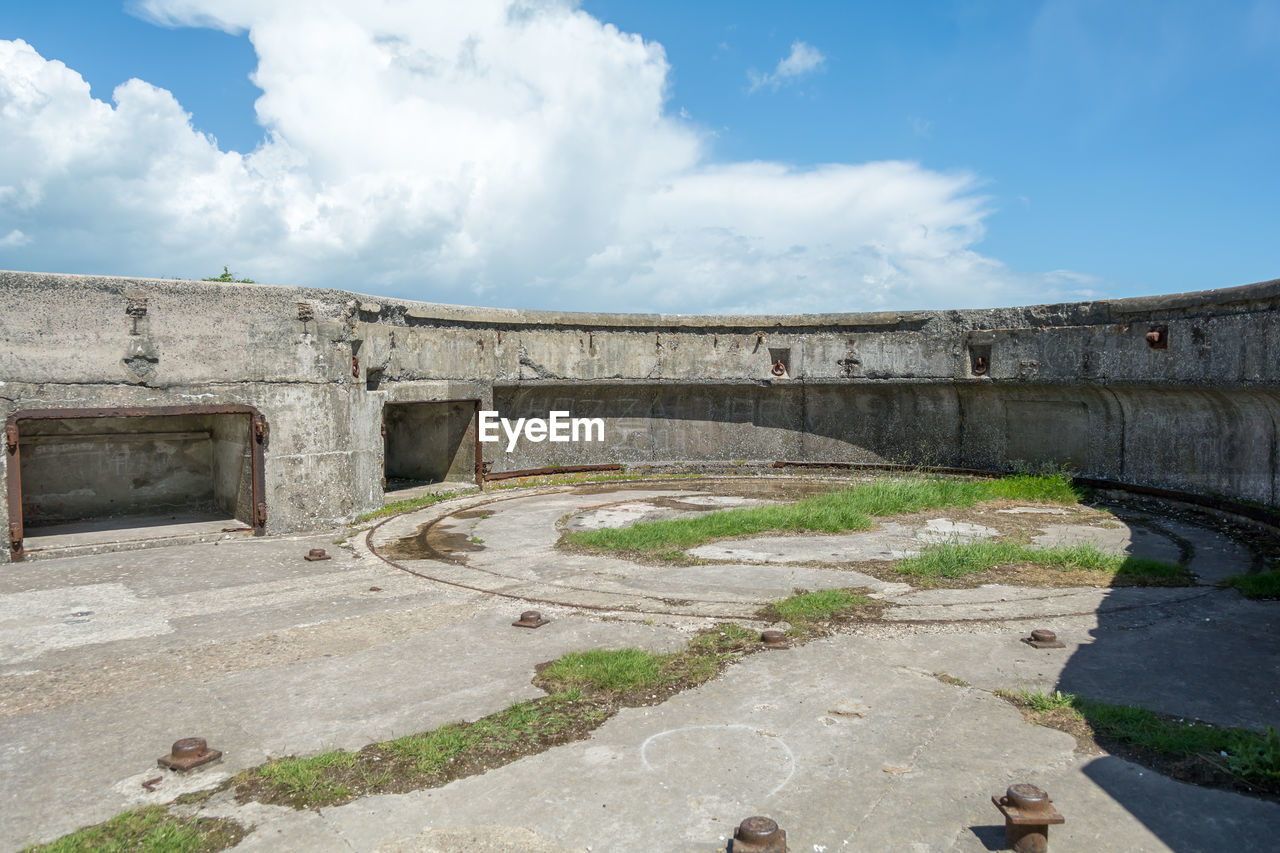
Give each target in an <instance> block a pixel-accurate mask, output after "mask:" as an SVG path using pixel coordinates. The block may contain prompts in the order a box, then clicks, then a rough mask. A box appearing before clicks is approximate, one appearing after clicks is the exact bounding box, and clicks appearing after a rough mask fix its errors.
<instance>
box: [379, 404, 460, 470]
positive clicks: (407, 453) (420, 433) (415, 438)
mask: <svg viewBox="0 0 1280 853" xmlns="http://www.w3.org/2000/svg"><path fill="white" fill-rule="evenodd" d="M478 408H479V402H478V401H476V400H443V401H439V402H430V403H428V402H419V403H388V404H387V405H386V406H385V407H384V408H383V410H382V418H383V431H384V433H385V447H384V456H383V459H384V465H385V474H386V480H387V484H386V491H387V492H402V491H404V490H406V489H413V488H417V487H420V486H427V485H432V484H435V483H475V482H476V413H477V411H478Z"/></svg>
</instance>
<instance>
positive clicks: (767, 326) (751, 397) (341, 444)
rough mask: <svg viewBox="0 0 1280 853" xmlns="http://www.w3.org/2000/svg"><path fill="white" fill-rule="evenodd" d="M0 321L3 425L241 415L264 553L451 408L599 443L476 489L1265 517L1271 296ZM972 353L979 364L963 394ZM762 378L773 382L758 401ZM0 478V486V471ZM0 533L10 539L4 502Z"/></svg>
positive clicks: (526, 449) (195, 294)
mask: <svg viewBox="0 0 1280 853" xmlns="http://www.w3.org/2000/svg"><path fill="white" fill-rule="evenodd" d="M0 298H2V299H3V300H4V304H5V306H6V310H5V311H4V312H3V313H2V314H0V344H2V346H0V383H3V384H0V416H2V417H9V416H10V415H13V414H14V413H17V412H21V411H27V410H32V409H41V408H56V409H74V408H85V407H121V406H129V407H156V406H164V405H194V404H206V405H212V404H232V403H234V404H242V405H251V406H254V407H256V408H257V409H258V410H259V411H261V412H262V413H263V415H264V416H265V417H266V419H267V422H268V424H269V425H270V427H271V437H270V441H269V443H268V446H267V449H266V470H265V479H266V497H267V500H266V503H267V505H268V519H267V527H268V530H269V531H270V532H275V533H279V532H290V531H298V530H305V529H317V528H323V527H326V526H330V525H332V524H335V523H340V522H344V521H348V520H350V519H352V518H353V517H354V516H355V515H357V514H359V513H361V512H366V511H369V510H372V509H376V508H377V507H378V506H380V505H381V503H382V500H383V495H382V487H381V480H382V476H383V463H384V459H385V443H384V438H383V436H382V434H381V430H380V426H381V423H382V415H383V409H384V407H385V406H386V405H387V404H390V403H413V402H440V401H448V400H453V401H457V400H478V401H480V405H481V406H482V407H483V408H497V409H498V410H499V411H500V412H501V413H502V414H503V415H505V416H509V417H513V418H514V417H520V416H537V417H546V415H547V412H548V411H549V410H551V409H561V410H567V411H571V412H572V413H573V415H575V416H578V417H602V418H604V419H605V421H606V429H605V435H606V440H605V441H604V442H598V443H578V444H558V443H550V442H546V441H543V442H541V443H534V442H531V441H528V440H523V439H522V440H521V441H520V442H519V443H518V445H517V446H516V447H515V448H514V450H513V451H512V452H510V453H507V452H506V451H505V445H499V444H485V445H483V446H482V455H483V460H482V462H484V463H487V464H488V465H489V466H490V467H491V469H492V470H493V471H495V472H498V471H511V470H523V469H528V468H536V467H542V466H550V465H563V464H587V463H619V462H620V463H624V464H628V465H637V464H671V463H682V462H699V461H714V462H719V463H733V462H739V463H747V462H750V463H762V462H763V463H769V462H772V461H775V460H779V459H791V460H808V461H828V462H830V461H836V462H886V461H887V462H908V463H913V464H919V463H941V464H946V465H958V466H969V467H981V468H1008V467H1011V466H1014V465H1016V464H1019V463H1020V462H1025V463H1031V464H1037V463H1040V462H1054V463H1060V464H1068V465H1070V466H1072V467H1073V468H1074V469H1076V470H1078V471H1080V472H1081V473H1083V474H1086V475H1090V476H1093V477H1099V478H1104V479H1109V480H1116V481H1121V482H1127V483H1136V484H1144V485H1150V486H1158V487H1164V488H1172V489H1180V490H1185V491H1190V492H1195V493H1202V494H1218V495H1223V496H1226V497H1229V498H1233V499H1246V500H1252V501H1258V502H1262V503H1266V504H1270V505H1273V506H1274V505H1277V504H1278V503H1280V467H1278V465H1280V463H1278V462H1277V460H1280V444H1278V443H1277V429H1276V424H1277V423H1280V355H1278V354H1280V312H1278V311H1277V310H1276V309H1277V307H1278V306H1280V282H1267V283H1264V284H1258V285H1250V286H1247V287H1239V288H1229V289H1225V290H1216V291H1205V292H1201V293H1194V294H1180V295H1175V296H1165V297H1149V298H1141V299H1126V300H1115V301H1110V302H1092V303H1081V304H1076V305H1050V306H1032V307H1027V308H1007V309H995V310H988V311H950V312H941V311H929V312H904V313H880V314H842V315H837V314H833V315H795V316H777V317H741V316H729V317H725V316H706V317H695V316H677V315H672V316H651V315H616V314H549V313H545V312H520V311H507V310H496V309H484V308H462V307H457V306H443V305H430V304H423V303H408V302H398V301H389V300H382V299H379V298H377V297H370V296H362V295H359V294H356V293H348V292H344V291H330V290H314V289H306V288H286V287H272V286H265V285H249V286H246V285H237V284H221V283H215V282H182V281H168V280H156V279H124V278H102V277H91V276H62V275H51V274H42V273H19V272H0ZM375 307H376V308H377V309H378V310H377V311H374V310H372V309H373V308H375ZM1153 327H1164V328H1165V329H1166V330H1167V340H1168V346H1167V348H1164V349H1153V348H1151V347H1150V346H1149V345H1148V343H1147V341H1146V339H1145V335H1146V333H1147V331H1148V330H1150V329H1151V328H1153ZM978 351H982V352H984V353H987V354H988V355H989V363H990V368H989V370H988V371H987V372H986V373H984V374H981V375H978V374H975V373H974V372H973V365H974V353H976V352H978ZM780 354H785V356H786V357H785V361H786V363H787V365H788V369H787V371H786V374H785V375H784V376H783V377H775V376H773V375H772V373H771V371H770V368H771V365H772V364H773V360H774V359H775V357H780ZM445 432H446V433H447V432H448V429H447V428H446V429H445ZM464 443H465V442H464ZM436 445H437V447H436V449H428V450H427V451H426V452H427V453H429V454H430V455H431V458H430V459H429V460H427V461H428V462H429V465H428V466H427V469H428V470H430V471H440V470H445V471H450V470H453V468H452V467H451V466H452V463H453V462H454V461H456V453H455V454H454V456H452V457H450V456H449V454H450V452H451V450H452V445H451V442H450V441H443V442H437V443H436ZM0 458H3V459H4V462H3V463H0V474H3V475H5V476H6V477H7V476H8V471H9V468H10V454H7V453H6V454H0ZM463 467H465V460H464V463H463ZM455 474H456V471H455ZM36 488H37V491H38V488H39V487H38V485H37V486H36ZM4 514H8V515H9V516H10V517H11V520H17V511H16V509H14V508H10V507H9V506H8V498H7V497H6V496H2V495H0V515H4ZM0 553H4V552H0ZM0 559H7V553H6V554H5V557H0Z"/></svg>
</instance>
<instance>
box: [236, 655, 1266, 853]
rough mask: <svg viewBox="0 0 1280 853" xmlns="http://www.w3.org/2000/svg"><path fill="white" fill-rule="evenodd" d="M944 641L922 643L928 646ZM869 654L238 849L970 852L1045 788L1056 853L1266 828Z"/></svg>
mask: <svg viewBox="0 0 1280 853" xmlns="http://www.w3.org/2000/svg"><path fill="white" fill-rule="evenodd" d="M948 639H952V638H950V637H938V636H936V635H935V637H934V642H933V643H932V646H933V648H934V649H935V650H937V649H938V648H939V647H940V646H941V645H943V643H940V642H939V641H940V640H942V641H944V642H945V641H946V640H948ZM982 639H983V638H982V637H981V636H979V637H976V638H975V641H976V643H981V642H982ZM985 639H986V643H985V645H986V646H988V647H990V646H991V645H993V642H994V643H998V642H999V640H998V635H997V638H992V637H991V636H989V635H988V636H986V637H985ZM878 651H879V649H878V646H877V645H876V644H874V643H868V641H866V640H865V639H863V638H858V637H839V638H835V639H832V640H827V641H822V642H819V643H814V644H812V645H810V646H807V647H804V648H801V649H794V650H792V651H790V652H787V653H785V654H781V653H780V654H776V655H775V654H766V655H759V656H756V657H753V658H751V659H749V660H747V661H745V662H743V663H742V664H739V665H738V666H735V667H733V668H732V669H731V670H730V671H729V672H728V673H726V674H725V675H724V676H722V677H721V678H720V679H718V680H716V681H714V682H712V683H710V684H707V685H705V686H704V687H702V688H699V689H697V690H694V691H691V692H689V693H686V694H682V695H680V696H678V697H676V698H674V699H672V700H670V701H668V702H667V703H665V704H664V705H661V706H659V707H656V708H646V709H633V710H627V711H623V712H622V713H620V714H619V715H618V716H617V717H616V718H615V719H614V720H611V721H610V722H609V723H607V724H606V725H605V726H604V727H603V728H601V729H600V730H599V731H598V732H597V733H596V734H595V735H594V736H593V737H592V738H591V739H590V740H588V741H585V742H581V743H577V744H570V745H568V746H565V747H560V748H557V749H555V750H552V751H549V752H547V753H543V754H542V755H538V756H534V757H531V758H527V759H524V760H522V761H520V762H517V763H516V764H512V765H509V766H507V767H504V768H501V769H498V770H495V771H491V772H489V773H487V774H485V775H484V776H480V777H472V778H469V779H464V780H461V781H458V782H455V783H453V784H451V785H449V786H447V787H445V788H443V789H438V790H432V791H424V792H420V793H414V794H406V795H400V796H384V797H372V798H369V799H367V800H362V801H359V802H356V803H352V804H350V805H345V806H341V807H337V808H330V809H325V810H323V812H322V813H321V815H320V816H319V820H318V821H317V820H316V819H315V817H313V816H310V815H308V816H301V815H296V814H291V813H287V812H285V811H284V810H279V811H277V812H274V813H273V814H271V815H270V816H268V815H265V814H263V813H262V812H257V813H255V814H257V815H260V816H261V817H269V819H267V820H264V821H262V822H261V823H259V826H258V829H257V832H256V833H255V834H254V836H253V837H252V838H251V839H250V840H249V842H248V843H246V845H245V848H244V849H296V848H292V847H291V842H290V839H291V837H292V836H293V833H294V832H296V831H298V830H300V829H301V828H302V827H303V826H306V825H310V826H311V827H312V828H313V830H314V832H315V834H310V833H309V834H308V835H306V836H304V838H305V843H306V844H308V845H314V846H313V847H312V848H311V849H317V850H326V851H327V850H335V851H337V850H351V849H354V850H374V849H379V850H396V849H415V847H414V846H413V845H414V844H416V843H418V841H419V840H420V839H421V838H422V833H423V830H424V828H426V829H428V831H429V832H430V833H431V834H433V835H434V836H435V838H436V842H435V843H436V847H435V849H439V850H447V851H465V850H471V849H473V848H472V847H471V846H469V845H470V844H471V841H470V839H471V838H472V837H473V836H474V835H479V836H481V837H484V836H489V837H493V835H494V834H497V833H499V832H500V831H501V830H500V829H498V827H505V828H506V831H507V832H508V833H510V834H511V835H515V834H516V833H519V835H520V836H523V837H526V838H527V837H529V836H530V835H531V836H532V837H533V838H536V839H537V842H535V843H537V844H540V845H542V847H535V848H534V849H550V850H565V849H568V850H575V851H580V850H593V851H614V850H616V851H626V850H633V849H636V845H637V843H638V842H640V840H641V839H643V846H644V849H654V850H672V851H707V853H710V851H721V850H723V849H724V846H725V839H726V837H727V836H729V835H731V833H732V828H733V826H735V825H736V824H737V822H738V821H739V820H741V819H742V818H744V817H746V816H748V815H751V814H768V815H770V816H772V817H774V818H775V819H776V820H778V821H779V823H780V824H781V825H782V826H783V827H784V828H786V829H787V831H788V841H789V843H790V849H792V850H821V849H826V850H842V849H851V850H890V849H908V850H922V851H923V850H957V851H981V850H986V849H999V846H998V845H997V844H995V843H994V842H997V841H998V840H999V839H1000V838H1002V836H1003V828H1002V827H1000V828H997V827H999V825H1000V822H1001V821H1000V818H999V815H998V813H997V812H996V811H995V809H994V808H993V807H992V805H991V803H990V801H989V797H990V795H991V794H997V793H1001V792H1003V790H1004V789H1005V788H1006V787H1007V786H1008V785H1009V784H1010V783H1012V782H1015V781H1033V782H1036V783H1038V784H1040V785H1042V786H1043V787H1045V788H1046V789H1048V790H1049V791H1050V793H1051V795H1052V796H1053V798H1054V801H1055V803H1056V805H1057V806H1058V808H1059V809H1060V810H1061V811H1062V812H1063V813H1064V814H1065V815H1066V816H1067V823H1066V825H1064V826H1062V827H1054V828H1053V830H1052V837H1053V843H1054V848H1053V849H1056V850H1063V851H1073V850H1074V851H1085V850H1088V851H1105V850H1115V851H1121V850H1178V851H1216V850H1222V849H1237V848H1238V849H1248V848H1249V845H1250V843H1251V841H1252V839H1255V838H1256V837H1257V833H1258V832H1259V831H1262V832H1266V831H1267V830H1265V829H1263V827H1269V828H1275V827H1277V826H1280V806H1276V805H1274V804H1271V803H1264V802H1260V801H1257V800H1250V799H1247V798H1244V797H1241V796H1238V795H1234V794H1227V793H1223V792H1218V791H1209V790H1204V789H1197V788H1194V787H1191V786H1187V785H1182V784H1179V783H1175V782H1171V781H1169V780H1168V779H1166V778H1164V777H1161V776H1159V775H1158V774H1155V773H1152V772H1151V771H1149V770H1143V769H1142V768H1139V767H1135V766H1133V765H1132V764H1129V763H1127V762H1124V761H1121V760H1119V759H1115V758H1110V757H1097V756H1088V755H1081V754H1079V753H1076V752H1075V751H1074V747H1075V743H1074V741H1073V740H1072V738H1070V737H1069V736H1067V735H1065V734H1062V733H1060V732H1056V731H1052V730H1049V729H1044V728H1039V727H1036V726H1033V725H1030V724H1028V723H1025V722H1024V721H1023V720H1022V719H1021V717H1020V715H1019V714H1018V713H1017V712H1016V711H1015V710H1014V709H1013V708H1012V707H1011V706H1009V705H1008V704H1007V703H1005V702H1003V701H1002V700H1000V699H997V698H995V697H993V696H991V695H989V694H988V693H986V692H984V691H981V690H977V689H974V688H964V687H953V686H950V685H947V684H943V683H942V682H940V681H938V680H936V679H935V678H933V677H932V676H931V675H930V674H928V673H925V672H921V671H919V670H911V669H904V668H903V667H901V666H898V665H895V664H892V663H887V662H885V661H882V660H881V659H880V658H879V655H878ZM964 656H965V655H964V654H957V655H954V656H953V657H952V661H956V660H957V659H959V658H962V657H964ZM850 709H856V710H853V711H852V713H850ZM215 811H223V812H224V813H229V814H235V813H236V809H234V808H232V807H231V806H230V805H229V804H223V805H222V807H221V809H215ZM499 815H500V818H499V817H498V816H499ZM317 824H320V825H323V827H324V828H325V829H327V831H328V834H327V835H323V834H321V833H320V832H319V831H318V830H319V826H317ZM473 828H474V829H473ZM450 836H452V839H453V840H452V841H451V842H448V843H445V842H444V841H443V839H444V838H448V837H450ZM428 849H431V848H428Z"/></svg>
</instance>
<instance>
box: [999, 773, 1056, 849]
mask: <svg viewBox="0 0 1280 853" xmlns="http://www.w3.org/2000/svg"><path fill="white" fill-rule="evenodd" d="M991 802H992V803H993V804H995V807H996V808H997V809H999V810H1000V814H1002V815H1004V843H1005V846H1006V847H1008V848H1009V849H1010V850H1014V851H1016V853H1046V851H1047V850H1048V849H1049V826H1050V825H1051V824H1059V823H1066V822H1067V821H1066V818H1064V817H1063V816H1062V815H1061V814H1059V813H1058V810H1057V809H1055V808H1054V807H1053V800H1051V799H1049V795H1048V794H1046V793H1045V792H1044V790H1043V789H1041V788H1037V787H1036V786H1035V785H1028V784H1026V783H1025V782H1023V783H1019V784H1017V785H1010V786H1009V790H1008V791H1007V792H1006V793H1005V795H1004V796H1003V797H992V798H991Z"/></svg>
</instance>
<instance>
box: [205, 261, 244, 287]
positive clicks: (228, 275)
mask: <svg viewBox="0 0 1280 853" xmlns="http://www.w3.org/2000/svg"><path fill="white" fill-rule="evenodd" d="M200 280H201V281H225V282H233V283H235V284H257V282H256V281H254V280H253V279H251V278H236V274H235V273H233V272H232V271H231V270H229V269H227V267H226V266H225V265H224V266H223V267H222V275H219V276H213V277H209V278H202V279H200Z"/></svg>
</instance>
